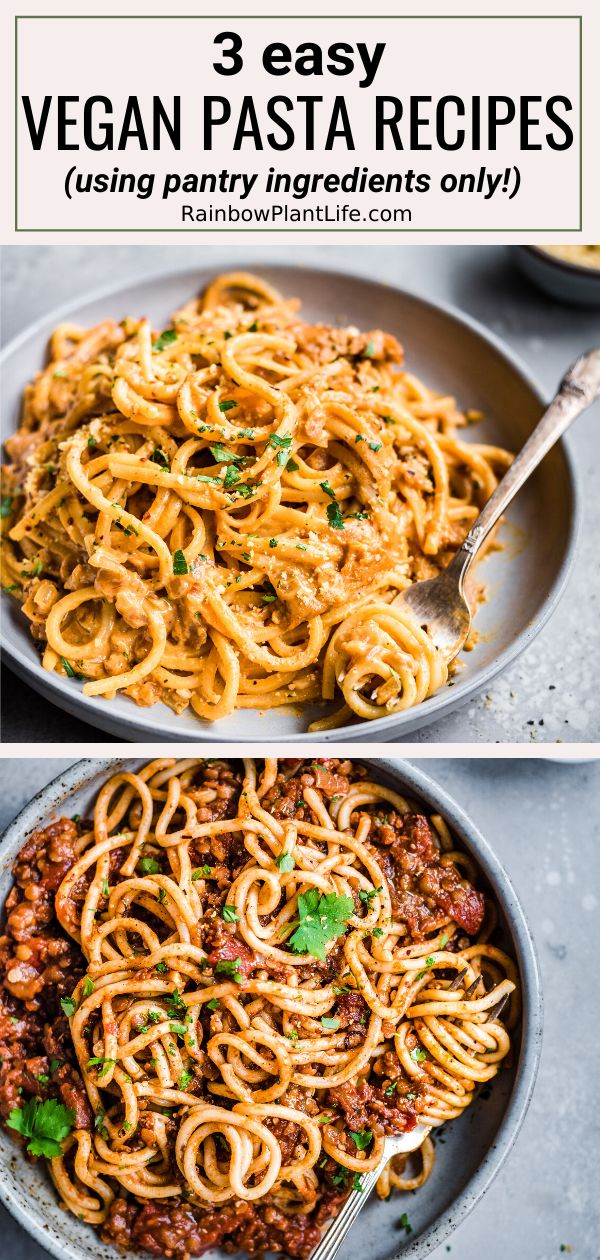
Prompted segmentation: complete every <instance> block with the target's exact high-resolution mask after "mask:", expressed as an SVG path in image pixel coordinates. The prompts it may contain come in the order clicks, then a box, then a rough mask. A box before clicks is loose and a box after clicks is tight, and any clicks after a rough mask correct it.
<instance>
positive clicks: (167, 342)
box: [152, 328, 177, 350]
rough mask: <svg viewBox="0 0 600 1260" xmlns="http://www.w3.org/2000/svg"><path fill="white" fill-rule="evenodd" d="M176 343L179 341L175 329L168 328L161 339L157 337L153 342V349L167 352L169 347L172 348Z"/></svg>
mask: <svg viewBox="0 0 600 1260" xmlns="http://www.w3.org/2000/svg"><path fill="white" fill-rule="evenodd" d="M174 341H177V333H176V332H175V329H174V328H166V329H165V331H164V332H162V333H161V334H160V337H157V338H156V341H155V342H153V344H152V349H153V350H165V349H166V347H167V346H172V345H173V342H174Z"/></svg>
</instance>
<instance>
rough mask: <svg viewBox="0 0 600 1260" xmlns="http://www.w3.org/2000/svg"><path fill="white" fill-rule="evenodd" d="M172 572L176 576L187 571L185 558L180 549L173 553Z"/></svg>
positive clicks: (180, 575)
mask: <svg viewBox="0 0 600 1260" xmlns="http://www.w3.org/2000/svg"><path fill="white" fill-rule="evenodd" d="M173 573H174V574H175V576H176V577H182V576H183V574H184V573H189V569H188V563H187V560H186V558H185V556H184V554H183V551H181V550H180V549H178V550H177V551H176V552H175V553H174V555H173Z"/></svg>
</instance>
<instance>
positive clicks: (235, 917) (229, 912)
mask: <svg viewBox="0 0 600 1260" xmlns="http://www.w3.org/2000/svg"><path fill="white" fill-rule="evenodd" d="M221 918H222V919H224V920H225V922H226V923H239V921H240V916H239V914H238V912H237V910H236V908H235V906H223V907H222V909H221Z"/></svg>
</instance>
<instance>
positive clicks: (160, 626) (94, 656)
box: [2, 273, 510, 729]
mask: <svg viewBox="0 0 600 1260" xmlns="http://www.w3.org/2000/svg"><path fill="white" fill-rule="evenodd" d="M296 308H297V304H296V303H295V302H293V301H291V302H290V301H283V299H282V298H281V297H280V296H279V294H278V293H276V292H275V291H274V290H273V289H272V288H270V286H268V285H266V284H264V283H263V282H262V281H261V280H258V279H256V278H255V277H252V276H249V275H246V274H245V273H240V274H237V273H236V274H230V275H224V276H221V277H219V278H218V279H217V280H215V282H214V283H213V284H211V285H210V286H209V288H208V289H207V291H206V292H205V294H204V296H203V298H202V299H201V300H198V301H196V300H195V301H193V302H191V303H190V304H189V305H187V306H185V307H184V308H183V309H182V310H180V311H178V312H177V313H176V314H175V315H174V317H173V322H172V326H171V327H170V328H168V329H166V330H165V331H164V332H162V333H161V334H160V335H159V336H157V335H156V334H154V333H153V331H152V328H151V325H150V322H149V321H148V320H147V319H141V320H133V319H127V320H124V321H123V322H122V323H121V324H118V323H115V322H114V321H113V320H106V321H105V322H104V323H102V324H99V325H98V326H97V327H96V328H92V329H87V330H84V329H80V328H77V327H73V326H71V325H62V326H61V327H59V328H57V329H56V331H55V333H54V335H53V337H52V340H51V345H50V362H49V364H48V366H47V368H46V369H45V370H44V371H43V372H41V373H40V374H39V375H38V376H37V377H36V379H35V380H34V382H33V384H32V385H30V386H28V388H27V389H26V391H25V402H24V412H23V418H22V423H21V427H20V429H19V431H18V433H17V434H16V436H15V437H13V438H11V439H10V440H9V442H8V443H7V447H8V451H9V455H10V457H11V459H12V463H11V464H10V465H8V467H7V468H6V469H5V491H4V493H5V499H4V500H3V504H6V512H5V515H6V517H7V520H6V521H5V526H6V529H5V534H7V535H8V546H7V547H5V548H4V562H3V563H4V569H3V579H2V580H3V585H4V588H5V589H7V590H9V591H12V592H13V593H14V594H15V596H16V597H17V598H19V599H20V600H21V601H22V606H23V611H24V613H25V614H26V616H27V617H28V618H29V620H30V622H31V632H32V634H33V636H34V638H35V639H36V640H38V641H39V642H40V644H43V645H45V647H44V652H43V665H44V668H45V669H47V670H50V671H57V672H58V673H63V674H64V673H67V674H68V675H69V676H71V677H73V676H77V677H80V678H81V679H83V681H84V686H83V690H84V692H85V693H86V694H87V695H91V696H103V697H105V698H107V699H110V698H111V697H114V696H115V695H116V693H117V692H124V693H126V694H127V695H128V696H131V697H132V698H133V699H134V700H135V701H136V702H137V703H138V704H141V705H148V704H153V703H155V702H156V701H163V702H165V703H166V704H167V705H169V706H170V707H171V708H173V709H174V710H175V711H176V712H181V711H182V710H184V709H185V708H187V707H188V706H189V705H191V706H192V708H193V709H194V711H195V712H196V713H197V714H198V715H199V717H201V718H203V719H207V720H212V719H216V718H220V717H223V716H225V715H227V714H229V713H231V712H232V711H233V710H234V709H236V708H261V709H264V708H270V707H274V706H279V705H285V704H290V703H293V704H295V705H298V704H300V705H305V704H306V703H307V702H314V701H320V700H323V701H335V700H338V701H339V699H341V700H342V701H343V703H342V707H341V709H340V708H339V705H338V708H337V710H336V711H335V712H334V713H333V714H332V713H331V712H330V713H328V715H327V716H326V717H324V718H323V719H322V720H319V721H315V722H314V723H313V725H312V727H311V729H319V728H321V727H326V726H332V725H337V724H338V723H340V722H341V723H344V722H345V721H347V720H349V719H351V718H352V716H353V715H355V716H357V717H359V718H363V719H371V718H375V717H379V716H382V715H385V714H388V713H394V712H396V711H398V710H400V709H405V708H407V707H408V706H411V705H415V704H419V703H420V702H421V701H423V700H425V699H426V698H427V697H428V696H430V695H431V694H432V692H433V691H435V690H436V689H437V688H439V687H440V686H442V685H443V684H444V682H445V681H446V679H447V664H446V661H445V659H444V658H443V656H442V655H441V654H440V653H439V652H438V651H437V650H436V649H435V647H434V646H433V644H432V642H431V640H430V639H429V637H428V636H427V634H426V633H425V632H424V631H423V630H422V629H421V628H420V627H419V626H418V625H416V624H415V622H414V621H412V620H411V618H410V617H409V616H408V615H407V613H406V610H405V609H403V608H402V606H401V604H400V603H399V602H398V598H399V595H400V594H401V592H402V591H403V590H404V589H405V588H406V587H407V586H408V585H410V584H411V583H412V582H414V581H416V580H418V579H420V578H425V577H431V576H434V575H435V574H436V573H438V572H439V571H440V570H441V569H442V568H444V567H445V566H446V564H447V563H448V561H449V560H450V558H451V557H452V555H453V554H454V552H455V551H456V549H457V547H458V546H459V544H460V542H461V541H462V539H463V538H464V536H465V534H466V533H467V532H468V529H469V527H470V525H471V524H472V522H473V520H474V519H475V517H476V516H477V514H478V512H479V510H480V509H481V507H482V506H483V504H484V503H485V501H486V500H487V499H488V498H489V496H490V494H491V492H492V490H493V489H494V487H495V485H496V480H497V473H498V471H502V470H504V469H505V468H506V466H507V463H508V462H509V459H510V457H509V456H508V455H507V453H506V452H505V451H503V450H501V449H499V448H497V447H490V446H486V445H477V444H475V443H465V442H462V441H460V440H459V437H458V432H459V430H460V427H461V426H462V425H463V424H464V423H465V417H464V416H463V415H462V414H461V413H459V412H458V411H457V409H456V406H455V403H454V400H453V399H452V398H449V397H440V396H438V395H437V394H435V393H434V392H433V391H432V390H431V389H429V388H428V387H427V386H426V385H424V384H422V383H421V382H420V381H418V380H417V379H416V378H415V377H414V376H412V375H410V374H409V373H407V372H405V371H402V370H400V365H401V362H402V348H401V346H399V344H398V342H397V341H396V340H395V339H394V338H393V337H391V336H389V335H387V334H384V333H382V332H380V331H374V332H368V333H364V334H363V333H360V332H358V330H357V329H356V328H336V327H330V326H328V325H321V324H317V325H310V324H307V323H304V322H303V321H302V320H301V319H300V318H299V316H298V314H297V309H296ZM3 510H4V509H3ZM473 602H474V603H475V602H476V594H475V593H473Z"/></svg>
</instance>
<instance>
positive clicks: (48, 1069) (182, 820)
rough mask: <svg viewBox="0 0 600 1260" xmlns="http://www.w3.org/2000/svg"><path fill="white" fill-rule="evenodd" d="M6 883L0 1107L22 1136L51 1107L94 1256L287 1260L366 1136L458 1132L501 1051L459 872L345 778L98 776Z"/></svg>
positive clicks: (482, 946)
mask: <svg viewBox="0 0 600 1260" xmlns="http://www.w3.org/2000/svg"><path fill="white" fill-rule="evenodd" d="M15 876H16V884H15V887H14V888H13V892H12V893H11V895H10V897H9V900H8V903H7V909H8V920H7V935H6V936H5V937H4V938H2V940H1V941H0V974H1V976H2V979H3V986H4V987H3V989H2V990H0V992H1V993H2V1001H3V1004H4V1009H3V1010H2V1008H1V1006H0V1014H4V1015H5V1016H6V1018H5V1019H4V1020H3V1021H2V1020H0V1027H5V1028H7V1029H8V1030H9V1031H8V1033H7V1034H6V1036H7V1038H8V1043H7V1044H6V1045H4V1046H3V1047H2V1059H3V1066H2V1067H1V1068H0V1106H2V1109H3V1111H4V1114H5V1116H6V1115H7V1113H8V1123H9V1125H10V1126H11V1127H12V1128H14V1129H18V1131H19V1132H21V1133H24V1132H27V1129H26V1126H24V1122H23V1120H22V1116H23V1108H26V1107H27V1106H28V1105H29V1101H30V1099H31V1096H33V1098H34V1099H36V1098H37V1099H38V1100H40V1099H47V1098H48V1097H49V1096H50V1097H53V1098H55V1099H62V1102H63V1104H64V1103H66V1104H67V1107H68V1108H69V1109H70V1116H71V1123H70V1125H69V1127H70V1128H71V1129H72V1131H71V1132H70V1134H69V1135H68V1136H67V1137H66V1139H65V1140H64V1141H63V1143H62V1149H61V1147H60V1146H58V1148H57V1151H56V1153H55V1154H54V1157H53V1158H51V1159H50V1161H49V1166H50V1172H51V1176H52V1178H53V1181H54V1183H55V1186H56V1188H57V1190H58V1193H59V1195H60V1198H61V1200H62V1202H63V1203H64V1204H65V1205H66V1207H68V1208H69V1209H70V1210H71V1211H72V1212H73V1213H75V1214H76V1215H77V1216H79V1217H81V1218H82V1219H83V1220H85V1221H87V1222H89V1223H90V1224H92V1225H95V1226H97V1227H98V1229H99V1230H100V1233H101V1235H102V1237H103V1238H104V1239H106V1240H109V1241H116V1242H118V1243H119V1244H121V1245H126V1246H131V1247H134V1248H135V1247H142V1248H147V1249H150V1250H151V1251H153V1252H154V1253H160V1252H162V1251H166V1252H167V1254H169V1255H172V1254H176V1255H183V1254H186V1255H189V1254H192V1255H193V1254H199V1252H201V1251H202V1250H204V1249H205V1247H206V1246H208V1245H209V1244H210V1243H211V1242H226V1243H227V1245H228V1246H231V1247H233V1246H234V1245H235V1246H239V1247H242V1248H244V1249H246V1250H248V1251H255V1250H264V1249H268V1250H282V1251H284V1252H287V1253H288V1254H290V1255H292V1256H300V1257H306V1256H307V1255H308V1254H309V1252H310V1251H311V1250H312V1248H313V1247H314V1245H315V1244H316V1242H317V1241H318V1238H319V1236H320V1231H321V1227H322V1225H323V1224H324V1223H325V1222H326V1221H327V1220H328V1219H329V1218H330V1217H331V1216H332V1215H335V1213H336V1211H338V1210H339V1207H340V1205H341V1203H342V1202H343V1200H344V1198H345V1196H346V1195H347V1193H348V1192H349V1190H350V1189H351V1188H352V1186H356V1187H360V1177H361V1174H362V1173H364V1172H366V1171H368V1170H370V1169H372V1168H374V1167H376V1166H377V1164H378V1163H379V1161H380V1159H381V1155H382V1149H383V1141H384V1136H385V1134H386V1133H399V1132H404V1131H408V1130H410V1129H412V1128H413V1127H414V1125H415V1124H416V1123H417V1122H420V1123H422V1124H424V1125H427V1126H432V1127H433V1128H434V1129H435V1128H436V1127H437V1126H439V1125H441V1124H443V1123H444V1122H446V1121H448V1120H451V1119H454V1118H455V1117H457V1116H460V1114H461V1113H462V1112H463V1111H464V1109H465V1108H466V1107H467V1106H468V1105H469V1104H470V1102H471V1101H472V1099H473V1098H474V1096H475V1094H476V1092H477V1089H478V1086H480V1085H482V1084H484V1083H486V1082H488V1081H490V1080H491V1079H492V1078H493V1077H494V1076H495V1075H496V1073H497V1071H498V1068H499V1067H500V1065H501V1063H502V1060H503V1059H505V1057H506V1055H507V1054H508V1052H509V1049H510V1032H509V1030H510V1029H511V1028H514V1026H515V1024H516V1022H517V1021H518V1018H519V1003H518V977H517V973H516V969H515V966H514V963H513V962H512V960H511V959H510V958H509V957H508V956H507V954H506V953H504V952H503V950H502V949H500V948H499V947H498V946H497V945H495V944H494V943H492V937H493V933H494V930H495V928H496V925H497V911H496V907H495V904H494V902H493V901H492V900H491V899H490V898H488V897H487V896H484V894H483V893H482V892H481V891H479V890H478V889H477V888H476V886H475V881H476V878H477V872H476V870H475V869H474V867H473V863H472V861H471V859H470V858H469V857H467V856H466V855H465V854H464V853H462V852H459V851H457V850H456V848H455V845H454V842H453V840H452V837H451V835H450V833H449V831H448V829H447V827H446V825H445V823H444V821H443V820H442V819H441V818H440V817H438V816H435V817H432V818H431V819H428V818H426V817H425V816H423V815H422V814H420V813H418V812H417V811H416V807H415V806H414V805H412V804H411V803H410V802H409V801H407V800H406V799H404V797H403V796H401V795H400V794H399V793H398V792H397V791H395V790H392V789H390V788H388V787H385V786H382V785H381V784H379V783H377V782H376V781H374V780H372V779H371V778H370V776H369V773H368V771H367V770H366V769H364V768H361V767H358V766H355V765H353V764H352V763H350V762H340V761H336V760H322V761H319V762H316V763H315V762H312V763H310V764H309V765H307V764H305V763H302V762H300V761H299V760H298V759H295V760H288V761H284V762H279V763H278V762H277V760H274V759H273V760H269V759H267V760H266V761H265V762H264V764H262V765H261V764H258V763H255V762H254V761H252V760H250V759H249V760H247V761H246V762H245V763H244V770H243V774H242V772H241V770H240V766H239V763H228V762H225V761H217V762H214V763H210V764H209V763H205V762H202V761H197V760H194V759H192V758H189V759H186V760H183V761H175V760H174V759H169V758H164V759H160V760H156V761H153V762H151V763H150V764H149V765H146V766H145V767H144V768H143V769H141V770H139V771H138V772H137V773H130V772H121V771H119V772H117V773H115V774H114V775H112V776H111V777H110V778H109V779H108V781H107V782H106V783H105V784H104V786H103V787H102V788H101V790H100V792H99V794H98V796H97V800H96V804H95V808H94V814H93V819H90V821H89V822H87V821H80V820H77V821H76V822H72V821H70V820H68V819H63V820H60V821H59V822H58V823H54V824H52V825H51V826H50V827H49V828H47V829H46V830H45V831H42V832H39V833H36V834H35V835H34V836H33V837H31V838H30V840H29V842H28V844H27V845H26V846H25V849H24V850H23V852H22V854H21V857H20V859H18V861H17V864H16V868H15ZM59 998H60V999H61V1000H60V1005H59ZM507 1004H508V1005H507ZM61 1007H62V1012H63V1013H62V1014H61ZM503 1007H506V1010H505V1012H504V1013H503V1019H502V1020H501V1019H500V1010H501V1008H503ZM11 1026H12V1027H13V1030H14V1031H13V1033H12V1037H13V1041H12V1044H11V1043H10V1038H11V1032H10V1028H11ZM51 1056H53V1058H54V1061H53V1062H52V1063H51V1061H50V1060H51ZM40 1082H41V1083H40ZM26 1099H28V1100H29V1101H27V1102H26ZM15 1102H16V1111H12V1110H10V1111H9V1108H10V1105H11V1103H12V1104H14V1103H15ZM26 1114H27V1115H28V1114H29V1113H27V1112H26ZM20 1117H21V1118H20ZM33 1149H34V1152H35V1147H34V1148H33ZM37 1153H39V1151H38V1152H37ZM44 1153H46V1152H44ZM433 1154H434V1148H433V1143H432V1141H431V1139H430V1138H426V1140H425V1142H424V1144H423V1146H422V1148H421V1151H420V1157H419V1158H420V1163H419V1159H418V1160H417V1165H418V1166H417V1167H416V1168H414V1167H413V1168H411V1167H406V1165H407V1157H406V1156H403V1157H397V1158H396V1159H395V1160H394V1161H392V1163H391V1164H390V1165H388V1167H387V1169H386V1170H385V1172H384V1173H383V1174H382V1176H381V1177H380V1179H379V1182H378V1191H379V1194H380V1195H381V1196H382V1197H387V1195H388V1193H389V1191H390V1190H391V1189H393V1188H399V1189H413V1188H415V1187H416V1186H418V1185H420V1184H422V1182H423V1181H424V1180H425V1179H426V1178H427V1176H428V1175H429V1173H430V1171H431V1167H432V1163H433Z"/></svg>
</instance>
